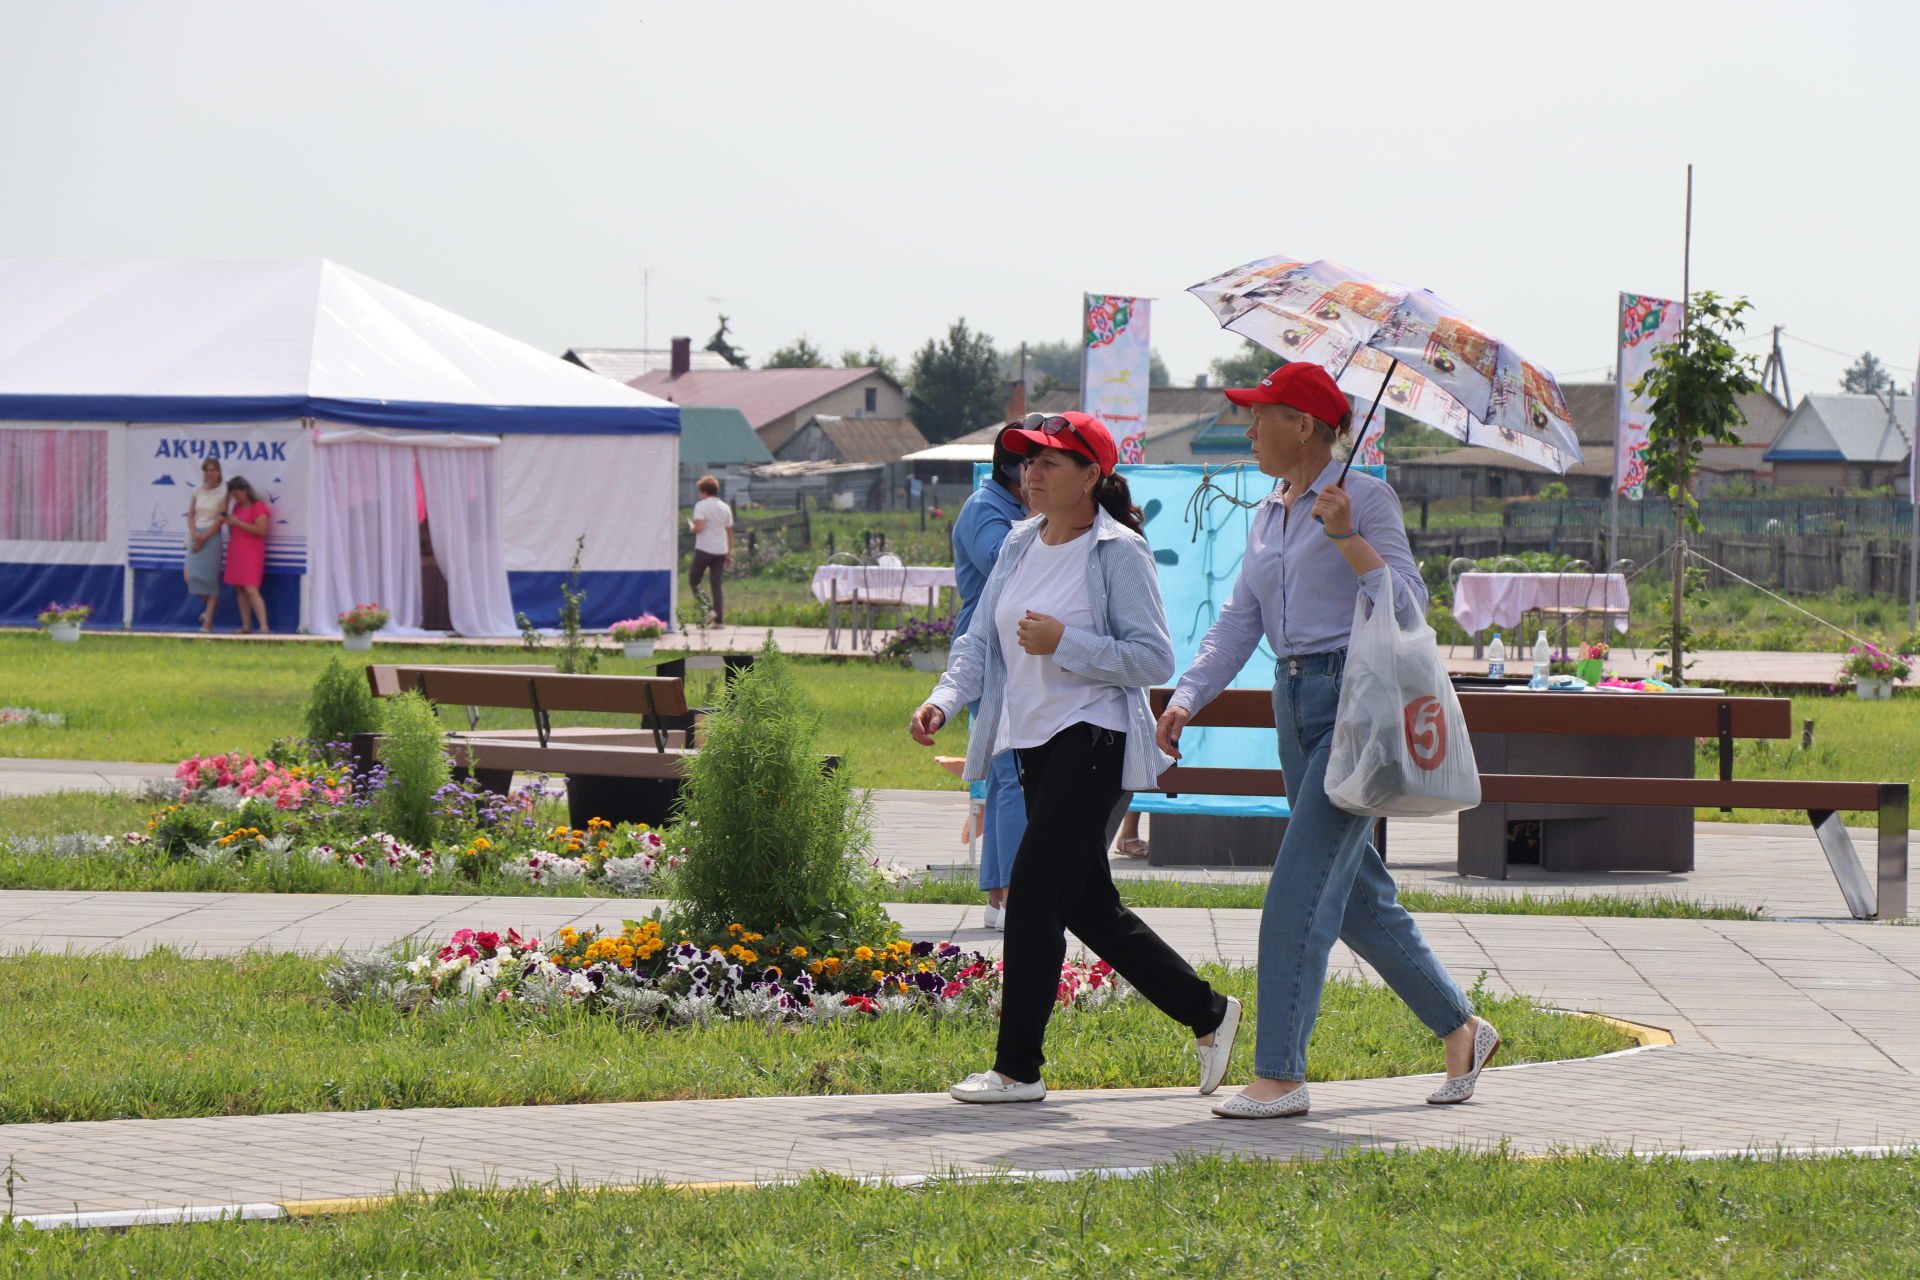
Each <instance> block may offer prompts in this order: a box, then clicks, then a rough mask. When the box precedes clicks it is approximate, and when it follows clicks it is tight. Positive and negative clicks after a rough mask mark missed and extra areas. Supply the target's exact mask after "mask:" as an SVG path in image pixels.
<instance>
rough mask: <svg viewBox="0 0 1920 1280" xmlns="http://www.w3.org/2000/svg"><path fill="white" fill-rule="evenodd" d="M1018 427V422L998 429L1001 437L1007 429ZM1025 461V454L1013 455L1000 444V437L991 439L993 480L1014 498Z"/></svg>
mask: <svg viewBox="0 0 1920 1280" xmlns="http://www.w3.org/2000/svg"><path fill="white" fill-rule="evenodd" d="M1020 425H1022V424H1020V423H1018V422H1009V423H1008V424H1007V425H1006V426H1005V427H1002V428H1001V429H1000V431H1001V435H1004V434H1006V432H1007V430H1008V429H1010V428H1014V427H1018V426H1020ZM1026 460H1027V455H1026V454H1024V453H1015V452H1014V451H1013V450H1011V449H1009V448H1007V446H1005V445H1003V444H1001V443H1000V436H998V435H996V436H995V437H994V438H993V478H994V479H995V480H998V481H999V482H1000V487H1001V488H1002V489H1005V490H1006V491H1007V492H1008V493H1011V494H1012V495H1013V496H1014V497H1016V498H1017V497H1019V496H1020V478H1019V477H1020V468H1021V466H1022V465H1024V464H1025V463H1026Z"/></svg>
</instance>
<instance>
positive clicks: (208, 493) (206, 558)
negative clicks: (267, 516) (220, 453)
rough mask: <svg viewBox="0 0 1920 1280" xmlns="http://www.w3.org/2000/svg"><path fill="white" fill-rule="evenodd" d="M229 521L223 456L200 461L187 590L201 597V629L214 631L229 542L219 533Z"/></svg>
mask: <svg viewBox="0 0 1920 1280" xmlns="http://www.w3.org/2000/svg"><path fill="white" fill-rule="evenodd" d="M226 523H227V486H226V484H225V483H224V482H223V481H222V480H221V477H220V459H218V458H208V459H207V460H206V461H205V462H202V463H201V464H200V487H199V488H197V489H195V490H194V491H193V494H192V496H191V497H190V498H189V499H188V500H187V563H186V576H187V593H188V594H189V595H196V596H199V597H200V600H201V603H203V604H204V605H206V608H204V609H202V610H201V611H200V629H201V630H202V631H211V630H213V614H214V610H216V609H217V608H219V606H220V570H221V567H222V565H223V563H224V557H225V553H226V544H225V542H224V540H223V539H222V538H221V536H220V531H221V529H222V528H223V527H224V526H225V525H226Z"/></svg>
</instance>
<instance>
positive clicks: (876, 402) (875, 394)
mask: <svg viewBox="0 0 1920 1280" xmlns="http://www.w3.org/2000/svg"><path fill="white" fill-rule="evenodd" d="M879 407H880V388H878V387H868V388H867V412H868V413H872V412H874V411H875V410H877V409H878V408H879Z"/></svg>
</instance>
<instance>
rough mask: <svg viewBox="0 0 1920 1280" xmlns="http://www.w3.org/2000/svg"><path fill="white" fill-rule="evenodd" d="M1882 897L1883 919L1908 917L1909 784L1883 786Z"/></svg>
mask: <svg viewBox="0 0 1920 1280" xmlns="http://www.w3.org/2000/svg"><path fill="white" fill-rule="evenodd" d="M1879 846H1880V848H1879V853H1880V858H1879V861H1880V867H1879V873H1880V874H1879V879H1880V897H1879V905H1880V911H1879V917H1880V919H1882V920H1904V919H1906V918H1907V784H1906V783H1904V782H1891V783H1882V784H1881V786H1880V840H1879Z"/></svg>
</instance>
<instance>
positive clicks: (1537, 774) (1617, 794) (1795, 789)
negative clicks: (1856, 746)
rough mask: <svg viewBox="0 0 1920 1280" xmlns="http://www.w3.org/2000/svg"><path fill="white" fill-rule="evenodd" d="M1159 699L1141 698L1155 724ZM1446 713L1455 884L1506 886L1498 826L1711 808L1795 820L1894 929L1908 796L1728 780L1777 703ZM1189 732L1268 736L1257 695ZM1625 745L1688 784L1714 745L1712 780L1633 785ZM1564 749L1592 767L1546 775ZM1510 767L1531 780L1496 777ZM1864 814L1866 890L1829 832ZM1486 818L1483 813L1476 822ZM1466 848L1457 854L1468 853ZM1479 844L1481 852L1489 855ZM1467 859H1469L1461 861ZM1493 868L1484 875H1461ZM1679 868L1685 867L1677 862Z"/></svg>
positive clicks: (1898, 789)
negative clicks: (1461, 748) (1707, 744)
mask: <svg viewBox="0 0 1920 1280" xmlns="http://www.w3.org/2000/svg"><path fill="white" fill-rule="evenodd" d="M1172 692H1173V691H1172V690H1171V689H1155V690H1153V691H1152V705H1153V710H1154V714H1155V715H1156V716H1157V715H1158V714H1159V713H1160V712H1161V711H1163V710H1165V708H1166V703H1167V699H1168V698H1169V697H1170V696H1171V695H1172ZM1459 698H1460V710H1461V712H1462V714H1463V715H1464V717H1465V719H1466V722H1467V731H1468V733H1469V735H1470V736H1471V738H1472V740H1473V746H1474V750H1475V758H1476V760H1477V761H1478V762H1479V764H1480V768H1481V770H1482V772H1481V775H1480V792H1481V798H1482V803H1481V805H1480V807H1479V808H1478V809H1469V810H1467V811H1466V812H1465V813H1462V814H1461V815H1460V833H1461V834H1460V849H1461V859H1460V868H1461V873H1462V874H1468V875H1471V874H1482V875H1496V876H1498V877H1499V878H1503V879H1504V878H1505V875H1506V867H1505V863H1506V852H1505V846H1506V840H1505V835H1506V832H1505V822H1506V820H1507V819H1508V818H1510V817H1516V816H1517V817H1520V818H1525V817H1528V816H1532V815H1534V814H1535V813H1536V812H1537V813H1538V814H1539V815H1540V816H1543V817H1545V818H1547V819H1548V820H1552V819H1554V818H1564V817H1576V818H1577V817H1582V816H1599V815H1600V814H1601V812H1602V811H1612V810H1617V809H1656V810H1658V809H1669V810H1680V811H1681V813H1680V814H1679V815H1678V816H1679V817H1681V818H1683V819H1684V820H1685V822H1686V823H1687V825H1688V843H1689V848H1690V847H1691V829H1692V822H1693V814H1692V811H1693V810H1694V809H1696V808H1709V809H1712V808H1718V809H1728V810H1731V809H1798V810H1801V811H1803V812H1805V813H1806V815H1807V818H1808V821H1809V822H1811V823H1812V825H1813V831H1814V836H1815V838H1816V839H1817V840H1818V841H1819V843H1820V848H1821V851H1822V852H1823V853H1824V854H1825V855H1826V859H1827V865H1828V866H1829V867H1830V868H1831V869H1832V871H1833V876H1834V879H1835V880H1836V881H1837V882H1838V883H1839V885H1840V892H1841V893H1842V895H1843V896H1844V897H1845V898H1846V901H1847V909H1848V911H1850V912H1851V913H1852V914H1853V916H1854V917H1855V918H1857V919H1862V920H1865V919H1874V918H1878V919H1883V920H1891V919H1901V918H1904V917H1905V916H1906V914H1907V819H1908V785H1907V784H1906V783H1904V782H1899V783H1889V782H1812V781H1798V780H1795V781H1743V780H1739V779H1736V778H1734V776H1733V745H1734V742H1735V740H1736V739H1739V738H1786V737H1790V736H1791V733H1792V714H1791V713H1792V704H1791V702H1789V701H1788V700H1787V699H1785V698H1731V697H1717V696H1713V695H1707V694H1673V693H1669V694H1655V695H1644V696H1635V695H1626V694H1598V693H1553V692H1547V693H1541V692H1535V691H1513V692H1503V691H1492V690H1488V691H1479V690H1465V689H1463V690H1461V691H1460V693H1459ZM1189 724H1190V725H1192V726H1194V727H1197V728H1205V727H1210V726H1217V727H1222V728H1246V729H1267V730H1272V728H1273V727H1274V726H1273V702H1272V696H1271V694H1270V693H1269V692H1268V691H1267V690H1264V689H1229V690H1227V691H1226V692H1224V693H1222V694H1221V695H1220V696H1219V697H1218V698H1215V699H1214V700H1213V701H1212V702H1210V703H1208V704H1207V705H1206V706H1205V707H1202V708H1201V709H1200V711H1199V713H1198V714H1197V715H1195V716H1194V718H1193V719H1192V720H1191V721H1189ZM1628 738H1645V739H1666V740H1671V741H1672V742H1674V743H1676V744H1680V745H1683V746H1684V750H1685V752H1686V757H1687V760H1688V766H1687V769H1686V772H1687V773H1688V774H1690V773H1691V772H1692V765H1691V761H1692V756H1693V751H1694V743H1693V740H1694V739H1698V738H1709V739H1715V740H1717V743H1718V748H1719V776H1718V777H1714V778H1694V777H1690V776H1680V777H1671V776H1670V777H1644V776H1634V775H1632V774H1631V773H1628V772H1626V771H1624V770H1623V769H1622V768H1621V767H1620V766H1621V765H1622V764H1624V763H1631V756H1630V754H1628V753H1625V752H1622V751H1620V750H1619V749H1618V748H1619V744H1620V743H1621V742H1622V741H1623V740H1624V739H1628ZM1495 740H1504V742H1503V743H1502V744H1501V749H1502V751H1503V753H1504V754H1503V755H1502V758H1500V759H1499V761H1498V764H1497V765H1496V766H1494V767H1492V768H1490V764H1491V763H1492V762H1490V761H1489V759H1488V758H1487V755H1488V754H1494V753H1493V752H1492V751H1488V752H1487V754H1482V751H1483V744H1485V743H1489V742H1494V741H1495ZM1567 744H1574V746H1575V747H1576V748H1577V751H1578V752H1579V753H1583V754H1581V755H1580V757H1579V758H1582V759H1587V760H1597V761H1598V762H1599V766H1600V767H1597V768H1594V769H1591V770H1587V771H1582V772H1574V771H1568V770H1564V769H1563V770H1562V771H1559V772H1548V771H1545V770H1549V769H1552V768H1553V767H1554V766H1555V765H1564V764H1566V763H1567V753H1566V752H1560V753H1558V754H1557V755H1556V753H1555V751H1554V750H1553V748H1554V747H1555V746H1556V745H1558V746H1563V747H1564V746H1566V745H1567ZM1522 762H1524V763H1525V764H1526V765H1527V767H1528V768H1529V769H1530V770H1534V771H1532V772H1527V773H1510V772H1506V771H1505V770H1506V767H1507V766H1508V765H1509V764H1514V763H1522ZM1160 789H1161V790H1162V791H1164V792H1166V793H1167V794H1168V795H1177V794H1179V793H1181V792H1190V793H1193V794H1197V795H1246V796H1258V795H1268V796H1281V795H1285V794H1286V786H1285V783H1284V781H1283V779H1282V777H1281V774H1280V770H1279V769H1278V768H1197V767H1188V766H1182V765H1175V766H1174V767H1173V768H1171V769H1168V770H1167V771H1166V772H1165V773H1163V774H1161V775H1160ZM1846 809H1858V810H1866V811H1868V812H1871V813H1873V814H1875V816H1876V820H1877V828H1878V830H1877V839H1876V845H1877V847H1876V854H1877V857H1876V865H1875V872H1876V874H1875V877H1874V879H1873V880H1871V881H1870V880H1869V879H1868V877H1867V875H1866V873H1865V871H1864V870H1863V869H1862V867H1861V864H1860V859H1859V857H1858V855H1857V853H1856V852H1855V850H1854V846H1853V841H1852V839H1851V837H1850V836H1849V835H1848V834H1847V829H1846V827H1845V826H1844V825H1843V824H1842V822H1841V820H1840V811H1841V810H1846ZM1483 810H1486V811H1488V812H1489V813H1491V814H1492V815H1493V818H1492V821H1489V820H1488V816H1487V814H1483V813H1482V811H1483ZM1470 842H1471V843H1472V844H1473V845H1474V848H1473V849H1471V850H1469V843H1470ZM1483 846H1491V847H1490V848H1487V847H1483ZM1470 855H1471V856H1470ZM1494 861H1497V863H1498V870H1497V871H1493V870H1474V869H1472V868H1474V867H1488V866H1490V864H1491V863H1492V862H1494ZM1689 865H1690V860H1689Z"/></svg>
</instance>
